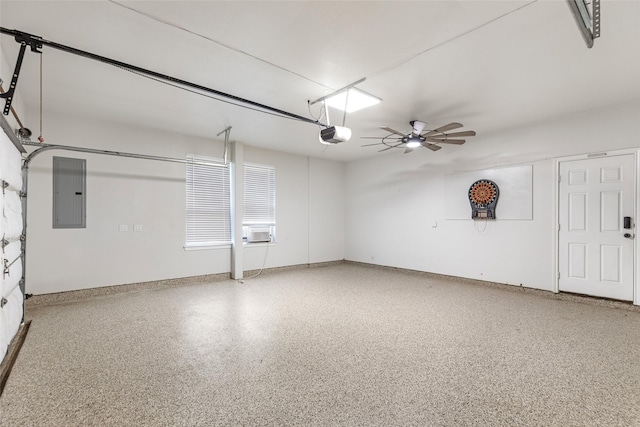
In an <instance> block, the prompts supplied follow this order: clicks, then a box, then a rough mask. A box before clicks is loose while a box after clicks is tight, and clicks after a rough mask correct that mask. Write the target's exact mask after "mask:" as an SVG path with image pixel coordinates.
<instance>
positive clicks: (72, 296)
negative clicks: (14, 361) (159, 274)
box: [25, 273, 231, 307]
mask: <svg viewBox="0 0 640 427" xmlns="http://www.w3.org/2000/svg"><path fill="white" fill-rule="evenodd" d="M230 277H231V276H230V274H229V273H219V274H205V275H201V276H190V277H181V278H177V279H165V280H154V281H149V282H138V283H128V284H124V285H114V286H103V287H99V288H89V289H78V290H75V291H66V292H56V293H52V294H41V295H34V296H32V297H31V298H29V299H28V300H26V301H25V305H26V306H27V307H35V306H39V305H49V304H55V303H62V302H68V301H75V300H80V299H85V298H92V297H98V296H105V295H114V294H121V293H126V292H138V291H145V290H150V289H165V288H173V287H177V286H185V285H192V284H196V283H207V282H220V281H223V280H229V278H230Z"/></svg>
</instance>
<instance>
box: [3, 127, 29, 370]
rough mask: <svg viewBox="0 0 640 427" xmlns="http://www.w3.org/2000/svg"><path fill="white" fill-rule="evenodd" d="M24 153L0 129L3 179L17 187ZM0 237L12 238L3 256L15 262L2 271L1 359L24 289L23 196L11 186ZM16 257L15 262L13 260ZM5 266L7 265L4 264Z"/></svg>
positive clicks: (16, 321)
mask: <svg viewBox="0 0 640 427" xmlns="http://www.w3.org/2000/svg"><path fill="white" fill-rule="evenodd" d="M21 166H22V157H21V155H20V152H18V150H17V149H16V148H15V146H14V145H13V143H12V142H11V141H10V140H9V138H8V137H7V135H6V134H5V133H4V131H0V179H1V180H2V181H5V182H7V183H8V184H9V186H10V187H13V188H14V189H16V190H17V189H20V188H22V177H21V171H20V169H21ZM0 203H1V206H0V238H5V239H6V240H9V241H12V243H10V244H9V245H7V246H6V247H4V248H2V260H5V259H6V260H8V261H9V262H13V264H12V265H11V266H10V267H9V271H8V274H4V268H2V271H0V297H1V298H4V299H5V300H6V302H5V303H4V305H3V306H2V308H0V360H2V359H3V358H4V356H5V354H6V352H7V348H8V345H9V344H10V343H11V340H12V339H13V337H14V336H15V335H16V333H17V332H18V328H19V327H20V323H21V322H22V316H23V305H22V291H21V289H20V286H18V284H19V283H20V280H21V278H22V260H21V259H20V258H19V257H20V255H21V242H20V241H18V240H16V239H17V238H18V237H20V235H21V234H22V203H21V200H20V196H19V195H18V193H17V192H16V191H13V190H12V189H11V188H7V189H5V191H4V192H3V194H2V195H1V196H0ZM14 261H15V262H14ZM2 267H4V265H2Z"/></svg>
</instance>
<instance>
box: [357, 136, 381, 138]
mask: <svg viewBox="0 0 640 427" xmlns="http://www.w3.org/2000/svg"><path fill="white" fill-rule="evenodd" d="M382 138H384V137H382V136H361V137H360V139H382Z"/></svg>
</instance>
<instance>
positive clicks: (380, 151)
mask: <svg viewBox="0 0 640 427" xmlns="http://www.w3.org/2000/svg"><path fill="white" fill-rule="evenodd" d="M392 148H395V147H393V146H392V147H387V148H383V149H382V150H378V153H382V152H383V151H387V150H391V149H392Z"/></svg>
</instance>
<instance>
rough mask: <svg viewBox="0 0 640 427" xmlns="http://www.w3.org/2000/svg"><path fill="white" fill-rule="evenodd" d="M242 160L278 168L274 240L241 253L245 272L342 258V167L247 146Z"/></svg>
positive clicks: (343, 166) (340, 164)
mask: <svg viewBox="0 0 640 427" xmlns="http://www.w3.org/2000/svg"><path fill="white" fill-rule="evenodd" d="M244 160H245V161H246V162H249V163H259V164H265V165H272V166H275V168H276V236H277V242H276V244H274V245H270V246H269V249H268V250H269V252H268V253H267V252H266V251H267V247H266V245H252V246H247V247H246V248H245V253H244V269H245V270H254V269H260V268H261V267H262V266H263V263H264V266H265V267H266V268H270V267H281V266H287V265H298V264H307V263H315V262H324V261H335V260H342V259H344V185H343V183H344V169H345V165H344V164H343V163H339V162H333V161H328V160H322V159H315V158H309V157H302V156H298V155H294V154H286V153H282V152H278V151H271V150H265V149H260V148H256V147H251V146H246V145H245V147H244ZM265 254H266V261H265Z"/></svg>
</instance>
